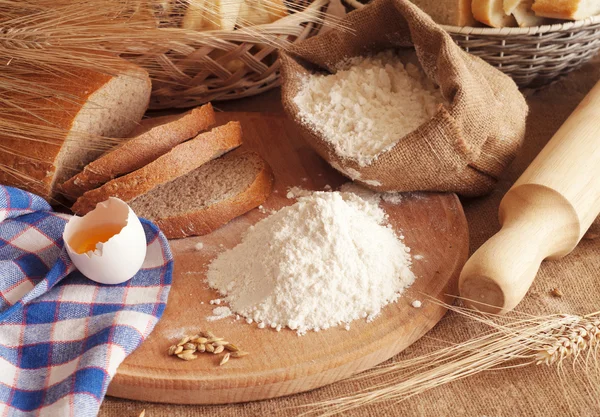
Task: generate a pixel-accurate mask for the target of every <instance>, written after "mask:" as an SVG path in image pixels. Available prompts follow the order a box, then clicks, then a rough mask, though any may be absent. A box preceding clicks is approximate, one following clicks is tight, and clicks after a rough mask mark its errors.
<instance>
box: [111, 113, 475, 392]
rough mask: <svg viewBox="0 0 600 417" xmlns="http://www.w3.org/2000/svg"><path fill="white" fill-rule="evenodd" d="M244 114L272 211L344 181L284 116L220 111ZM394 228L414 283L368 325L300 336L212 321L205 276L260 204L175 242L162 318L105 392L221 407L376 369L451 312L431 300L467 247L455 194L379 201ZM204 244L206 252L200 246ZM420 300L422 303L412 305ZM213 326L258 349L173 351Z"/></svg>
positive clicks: (452, 276)
mask: <svg viewBox="0 0 600 417" xmlns="http://www.w3.org/2000/svg"><path fill="white" fill-rule="evenodd" d="M229 120H240V121H241V123H242V128H243V131H244V146H245V147H247V148H250V149H254V150H255V151H257V152H259V153H260V154H261V155H262V156H263V157H264V158H265V159H266V160H267V161H268V162H269V164H270V165H271V167H272V168H273V171H274V173H275V188H274V192H273V194H272V195H271V197H270V198H269V199H268V200H267V202H266V203H265V204H264V208H265V209H267V210H273V209H279V208H281V207H283V206H285V205H290V204H293V203H294V200H290V199H287V198H286V194H287V190H288V188H289V187H291V186H300V187H303V188H307V189H315V190H322V189H323V188H324V187H325V186H326V185H330V186H331V187H334V188H336V187H338V186H340V185H341V184H343V183H344V182H346V181H347V180H346V179H344V178H343V177H342V176H341V175H339V174H338V173H337V172H336V171H335V170H333V169H332V168H330V167H329V165H327V163H326V162H324V161H323V160H322V159H321V158H320V157H319V156H317V155H316V154H315V153H314V152H313V151H312V150H311V149H310V148H309V147H308V146H307V145H305V144H304V143H303V141H302V139H301V137H300V134H299V132H298V131H297V130H296V128H295V127H294V126H293V124H292V123H291V122H289V121H288V120H286V119H285V118H283V117H281V116H269V115H264V114H259V113H219V114H218V121H219V122H221V123H224V122H227V121H229ZM382 205H383V206H384V208H385V210H386V211H387V213H388V214H389V219H390V223H391V224H392V225H393V227H394V228H395V230H397V231H401V232H402V234H404V236H405V242H406V244H407V245H408V246H409V247H410V248H411V252H412V254H413V256H414V257H415V258H414V261H413V267H412V269H413V272H414V273H415V275H416V276H417V279H416V282H415V283H414V284H413V285H412V287H411V288H410V289H409V290H408V291H407V292H406V293H405V294H404V295H403V296H402V297H401V298H400V300H399V301H398V302H397V303H395V304H392V305H388V306H386V307H385V308H384V309H383V311H382V314H381V315H380V316H379V317H377V318H376V319H375V320H374V321H372V322H371V323H366V322H365V321H364V320H359V321H356V322H353V323H352V325H351V328H350V330H345V329H343V328H334V329H329V330H327V331H322V332H319V333H315V332H311V333H309V334H307V335H305V336H301V337H300V336H298V335H297V334H296V333H295V332H293V331H291V330H282V331H281V332H276V331H275V330H272V329H262V330H261V329H258V328H257V327H256V324H251V325H249V324H247V323H246V322H245V321H244V320H237V321H236V320H235V319H234V318H226V319H221V320H218V321H213V322H208V321H207V320H206V317H207V316H211V315H212V310H213V308H215V307H216V306H214V305H211V304H209V301H210V300H213V299H217V298H219V297H218V294H217V293H216V292H215V291H213V290H211V289H209V288H208V287H207V285H206V284H205V283H204V282H203V281H204V272H205V269H206V265H207V264H208V263H209V262H210V260H211V259H213V258H214V257H215V256H216V255H217V254H218V253H219V252H221V251H223V250H225V249H227V248H231V247H233V246H235V245H236V244H237V243H239V241H240V236H241V234H242V233H243V232H244V231H245V230H246V229H247V228H248V226H249V225H251V224H253V223H255V222H257V221H258V220H260V219H261V218H263V217H265V216H266V214H262V213H261V212H260V211H259V210H253V211H252V212H250V213H248V214H247V215H245V216H242V217H241V218H238V219H236V220H234V221H233V222H231V223H229V224H228V225H226V226H225V227H223V228H221V229H219V230H217V231H216V232H214V233H212V234H210V235H207V236H203V237H196V238H188V239H181V240H174V241H171V245H172V250H173V253H174V257H175V268H174V274H173V286H172V289H171V293H170V295H169V301H168V304H167V308H166V310H165V313H164V315H163V318H162V319H161V320H160V322H159V323H158V324H157V326H156V328H155V329H154V331H153V333H152V334H151V335H150V337H149V338H148V339H147V340H146V341H145V342H144V343H143V344H142V346H141V347H140V348H139V349H137V350H136V351H135V352H134V353H133V354H131V355H130V356H129V357H128V358H127V359H126V360H125V362H124V363H123V364H122V365H121V366H120V367H119V369H118V371H117V375H116V376H115V378H114V379H113V381H112V382H111V384H110V386H109V388H108V394H109V395H113V396H116V397H122V398H129V399H136V400H145V401H154V402H166V403H179V404H219V403H228V402H243V401H252V400H260V399H265V398H272V397H278V396H282V395H288V394H293V393H297V392H302V391H307V390H310V389H313V388H317V387H320V386H323V385H326V384H330V383H332V382H334V381H337V380H340V379H342V378H344V377H347V376H349V375H351V374H354V373H357V372H360V371H363V370H365V369H368V368H371V367H373V366H374V365H376V364H378V363H381V362H383V361H385V360H387V359H389V358H391V357H392V356H394V355H396V354H397V353H398V352H400V351H402V350H403V349H405V348H406V347H407V346H409V345H410V344H411V343H413V342H414V341H415V340H417V339H419V338H420V337H421V336H423V335H424V334H425V333H426V332H427V331H428V330H429V329H431V328H432V327H433V326H434V325H435V324H436V323H437V322H438V320H440V318H441V317H442V316H443V315H444V313H445V312H446V311H445V309H444V308H442V307H440V306H438V305H436V304H434V303H432V302H431V301H429V300H428V299H427V298H426V296H431V297H435V298H437V299H441V300H444V301H446V302H451V301H452V297H451V296H450V295H449V294H456V290H457V278H458V274H459V272H460V270H461V268H462V266H463V264H464V263H465V261H466V258H467V253H468V233H467V223H466V220H465V217H464V213H463V210H462V207H461V205H460V202H459V200H458V198H457V197H456V196H455V195H454V194H433V193H414V194H406V195H404V196H403V199H402V202H401V203H400V204H397V205H393V204H389V203H382ZM198 242H202V243H203V245H204V246H203V249H202V250H196V249H195V245H196V244H197V243H198ZM414 300H421V301H422V303H423V305H422V307H421V308H414V307H412V306H411V303H412V302H413V301H414ZM206 329H210V330H212V331H213V332H214V333H215V334H216V335H218V336H222V337H225V338H226V339H227V340H228V341H230V342H232V343H235V344H237V345H239V346H240V347H242V348H243V349H244V350H247V351H249V352H250V353H251V354H250V355H249V356H246V357H244V358H240V359H231V360H230V361H229V362H228V363H227V364H226V365H224V366H221V367H220V366H218V363H219V361H220V356H219V357H217V356H213V355H209V354H201V355H200V357H199V358H198V359H196V360H195V361H191V362H186V361H182V360H179V359H177V358H174V357H171V356H167V353H166V352H167V348H168V347H169V346H170V345H171V344H173V343H176V342H177V341H178V340H179V339H180V337H182V336H183V335H186V334H194V333H198V331H199V330H206Z"/></svg>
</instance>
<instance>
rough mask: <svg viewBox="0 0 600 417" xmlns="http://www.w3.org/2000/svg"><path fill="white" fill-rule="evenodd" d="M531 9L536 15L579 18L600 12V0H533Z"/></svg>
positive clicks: (570, 18) (569, 18) (555, 17)
mask: <svg viewBox="0 0 600 417" xmlns="http://www.w3.org/2000/svg"><path fill="white" fill-rule="evenodd" d="M532 9H533V11H534V12H535V14H536V15H537V16H544V17H551V18H553V19H567V20H580V19H585V18H586V17H590V16H596V15H598V14H600V0H535V3H534V4H533V6H532Z"/></svg>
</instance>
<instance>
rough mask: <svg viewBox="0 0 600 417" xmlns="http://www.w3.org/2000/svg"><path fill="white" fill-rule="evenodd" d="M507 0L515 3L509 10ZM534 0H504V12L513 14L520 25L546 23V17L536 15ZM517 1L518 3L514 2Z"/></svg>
mask: <svg viewBox="0 0 600 417" xmlns="http://www.w3.org/2000/svg"><path fill="white" fill-rule="evenodd" d="M507 1H508V2H509V3H513V4H512V5H511V6H512V7H509V8H508V11H507V4H506V3H507ZM533 1H534V0H517V1H515V0H504V12H505V13H506V14H512V15H513V16H514V17H515V20H516V21H517V25H519V27H531V26H540V25H543V24H545V23H546V18H544V17H541V16H536V15H535V13H534V12H533V10H531V6H533ZM514 3H516V4H514Z"/></svg>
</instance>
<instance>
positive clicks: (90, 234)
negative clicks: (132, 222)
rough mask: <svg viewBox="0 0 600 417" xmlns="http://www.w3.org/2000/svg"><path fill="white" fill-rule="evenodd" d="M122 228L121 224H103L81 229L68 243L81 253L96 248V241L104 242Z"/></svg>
mask: <svg viewBox="0 0 600 417" xmlns="http://www.w3.org/2000/svg"><path fill="white" fill-rule="evenodd" d="M121 229H123V225H118V224H104V225H102V226H97V227H93V228H90V229H85V230H81V231H79V232H77V233H75V234H74V235H73V237H72V238H71V239H70V241H69V244H70V245H71V247H72V248H73V250H74V251H75V253H78V254H82V253H87V252H89V251H93V250H95V249H96V245H97V244H98V243H106V242H107V241H108V240H109V239H110V238H111V237H113V236H114V235H116V234H119V232H120V231H121Z"/></svg>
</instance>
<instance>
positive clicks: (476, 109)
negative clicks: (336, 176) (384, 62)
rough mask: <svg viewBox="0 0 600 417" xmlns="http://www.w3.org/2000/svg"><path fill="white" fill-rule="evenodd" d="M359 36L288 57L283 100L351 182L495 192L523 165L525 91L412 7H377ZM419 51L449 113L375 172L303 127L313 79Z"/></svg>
mask: <svg viewBox="0 0 600 417" xmlns="http://www.w3.org/2000/svg"><path fill="white" fill-rule="evenodd" d="M343 22H344V24H345V25H346V26H348V27H350V28H352V29H353V31H352V32H350V31H341V30H335V29H334V30H331V31H329V32H328V33H326V34H324V35H321V36H318V37H314V38H310V39H307V40H305V41H303V42H300V43H298V44H295V45H293V46H292V47H291V48H290V49H289V50H288V51H286V52H282V53H281V71H282V100H283V106H284V108H285V109H286V112H287V113H288V115H290V116H291V117H292V118H293V119H294V120H295V121H296V123H297V124H298V125H299V126H300V127H301V129H302V130H303V132H304V136H305V137H306V140H307V141H308V143H309V144H310V145H311V146H312V147H313V148H314V149H315V150H316V151H317V152H318V153H319V154H320V155H321V156H322V157H323V158H325V159H326V160H327V161H328V162H329V163H330V164H331V165H332V166H333V167H335V168H336V169H337V170H339V171H340V172H342V173H343V174H345V175H346V176H348V177H350V178H352V179H354V180H355V181H357V182H360V183H362V184H363V185H365V186H366V187H369V188H372V189H375V190H378V191H416V190H425V191H452V192H456V193H459V194H461V195H464V196H477V195H482V194H485V193H488V192H490V191H491V190H492V188H493V187H494V185H495V183H496V181H497V179H498V177H499V175H500V174H501V173H502V171H503V170H504V169H505V168H506V166H507V165H508V164H509V163H510V162H511V161H512V160H513V158H514V157H515V155H516V152H517V150H518V149H519V146H520V145H521V142H522V140H523V137H524V134H525V119H526V116H527V104H526V103H525V99H524V98H523V96H522V95H521V93H520V92H519V90H518V89H517V86H516V85H515V83H514V82H513V81H512V80H511V79H510V78H509V77H508V76H506V75H504V74H502V73H501V72H500V71H498V70H497V69H495V68H493V67H492V66H490V65H489V64H487V63H485V62H484V61H482V60H480V59H479V58H476V57H474V56H471V55H469V54H468V53H466V52H464V51H462V50H461V49H460V48H459V47H458V46H457V45H456V44H455V43H454V42H453V41H452V39H451V38H450V36H449V35H448V34H447V33H446V32H445V31H444V30H443V29H442V28H440V27H439V26H437V25H436V24H435V23H434V22H433V21H432V20H431V19H430V18H429V16H428V15H426V14H425V13H423V12H422V11H421V10H420V9H418V8H417V7H416V6H414V5H413V4H412V3H410V2H409V1H407V0H375V1H373V2H372V3H371V4H369V5H367V6H366V7H364V8H362V9H360V10H356V11H354V12H351V13H349V14H348V15H347V16H346V17H345V18H344V21H343ZM392 48H394V49H399V48H414V50H415V51H416V55H417V58H418V60H419V61H420V63H421V66H422V67H423V69H424V71H425V73H426V74H427V76H428V77H429V78H430V79H431V80H432V81H434V82H435V83H436V84H438V85H439V86H440V88H441V91H442V94H443V96H444V98H445V100H446V101H447V105H446V106H443V107H441V108H440V110H439V111H438V112H437V114H436V115H435V116H434V117H433V118H432V119H431V120H430V121H428V122H426V123H425V124H423V125H421V126H420V127H419V128H418V129H417V130H415V131H413V132H412V133H410V134H408V135H406V136H404V137H403V138H399V139H400V140H399V141H398V142H397V143H396V144H395V145H394V146H393V147H392V148H391V149H389V150H387V151H385V152H383V153H381V154H380V155H379V156H378V158H377V159H376V160H375V161H373V162H372V163H371V164H370V165H367V166H360V165H359V164H358V163H357V161H355V160H352V159H347V158H342V157H340V156H339V155H336V154H335V153H334V151H333V147H332V146H331V145H330V144H329V142H327V141H326V140H324V139H323V138H322V137H319V135H318V134H317V133H316V132H315V130H314V129H312V128H311V127H310V126H307V125H305V124H303V123H302V122H301V121H300V117H299V116H298V115H299V109H298V107H297V105H296V104H295V103H294V97H295V96H296V94H297V92H298V91H299V89H300V88H301V85H302V82H303V78H304V76H305V75H307V74H309V73H310V72H314V71H328V72H330V73H331V72H333V71H334V69H335V67H336V64H338V63H339V62H342V61H345V60H347V59H348V58H351V57H356V56H363V55H368V54H373V53H376V52H380V51H383V50H386V49H392Z"/></svg>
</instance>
